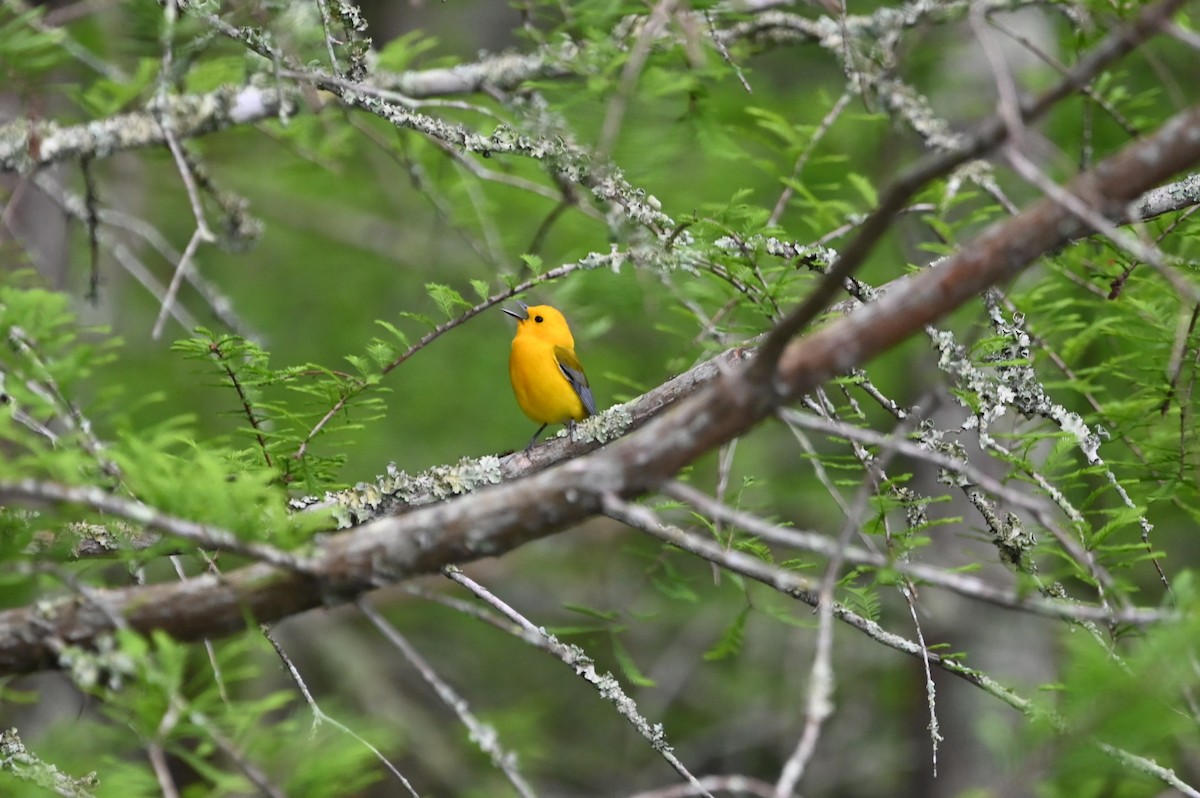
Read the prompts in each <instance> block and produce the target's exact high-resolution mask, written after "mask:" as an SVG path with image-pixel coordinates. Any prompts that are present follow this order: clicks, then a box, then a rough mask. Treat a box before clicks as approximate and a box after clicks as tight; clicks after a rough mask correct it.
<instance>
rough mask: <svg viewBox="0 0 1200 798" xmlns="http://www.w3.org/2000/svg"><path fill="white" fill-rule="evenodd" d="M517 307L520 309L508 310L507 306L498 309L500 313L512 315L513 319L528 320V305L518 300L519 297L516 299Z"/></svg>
mask: <svg viewBox="0 0 1200 798" xmlns="http://www.w3.org/2000/svg"><path fill="white" fill-rule="evenodd" d="M517 307H518V308H520V310H509V309H508V308H500V311H501V312H502V313H507V314H508V315H510V316H512V317H513V318H514V319H516V320H517V321H528V319H529V306H528V305H526V304H525V303H524V302H522V301H521V300H519V299H518V300H517Z"/></svg>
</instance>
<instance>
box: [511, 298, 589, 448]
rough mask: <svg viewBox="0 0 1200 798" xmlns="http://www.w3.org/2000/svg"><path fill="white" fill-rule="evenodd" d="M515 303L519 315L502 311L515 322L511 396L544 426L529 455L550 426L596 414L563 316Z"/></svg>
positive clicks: (546, 308) (570, 424)
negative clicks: (515, 397) (513, 395)
mask: <svg viewBox="0 0 1200 798" xmlns="http://www.w3.org/2000/svg"><path fill="white" fill-rule="evenodd" d="M517 305H518V307H520V310H519V311H516V310H508V309H507V308H502V310H503V311H504V312H505V313H507V314H508V315H510V316H512V317H513V318H514V319H516V320H517V334H516V336H515V337H514V338H513V342H512V352H511V353H510V354H509V357H508V377H509V379H510V380H512V387H513V393H514V394H516V396H517V404H519V405H520V406H521V410H522V411H524V413H525V415H527V416H529V418H530V420H531V421H534V422H536V423H538V424H541V425H542V426H541V427H539V428H538V431H537V432H535V433H534V434H533V438H532V439H530V441H529V445H528V446H526V447H525V451H529V450H530V449H532V448H533V444H534V443H536V442H537V439H538V436H539V435H541V434H542V430H544V429H545V428H546V427H547V426H549V425H550V424H566V425H567V427H568V428H573V427H574V426H575V422H576V421H583V420H584V419H585V418H587V417H588V416H590V415H594V414H595V412H596V400H595V399H593V398H592V389H591V388H590V387H589V386H588V381H587V376H585V375H584V373H583V365H582V364H581V363H580V362H579V358H577V357H576V356H575V339H574V338H573V337H571V328H570V327H568V326H567V320H566V319H565V318H563V314H561V313H559V312H558V311H557V310H555V309H554V308H552V307H550V306H549V305H534V306H533V307H530V306H529V305H526V304H525V303H524V302H517Z"/></svg>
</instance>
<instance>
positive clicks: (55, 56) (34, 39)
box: [0, 3, 67, 82]
mask: <svg viewBox="0 0 1200 798" xmlns="http://www.w3.org/2000/svg"><path fill="white" fill-rule="evenodd" d="M44 13H45V9H44V8H41V7H38V6H32V7H30V8H29V9H28V10H25V11H20V12H15V11H14V10H13V8H12V6H11V5H10V4H9V3H5V4H4V5H0V77H3V79H4V80H5V81H6V82H8V81H11V80H13V79H15V78H18V77H19V78H21V79H30V78H34V77H36V76H38V75H39V74H40V73H43V72H46V71H48V70H51V69H53V68H55V67H57V66H60V65H61V64H62V63H63V62H64V61H66V60H67V53H66V51H65V50H64V49H63V47H62V41H63V38H64V37H65V34H64V33H63V31H61V30H59V29H57V28H50V27H47V26H45V25H41V24H40V22H41V18H42V16H43V14H44Z"/></svg>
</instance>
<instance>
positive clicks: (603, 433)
mask: <svg viewBox="0 0 1200 798" xmlns="http://www.w3.org/2000/svg"><path fill="white" fill-rule="evenodd" d="M632 425H633V415H632V414H631V413H630V412H629V407H628V405H623V404H622V405H613V406H612V407H610V408H608V409H607V410H605V411H604V412H603V413H600V414H598V415H595V416H589V417H588V418H586V419H584V420H583V421H581V422H579V423H578V424H576V425H575V432H574V434H573V435H572V440H576V441H584V442H588V443H608V442H609V441H611V440H615V439H617V438H619V437H621V436H622V435H624V434H625V432H627V431H628V430H629V427H630V426H632ZM559 434H560V435H561V434H564V433H559Z"/></svg>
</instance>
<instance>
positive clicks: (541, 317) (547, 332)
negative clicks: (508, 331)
mask: <svg viewBox="0 0 1200 798" xmlns="http://www.w3.org/2000/svg"><path fill="white" fill-rule="evenodd" d="M517 307H518V310H509V309H508V308H502V310H503V311H504V312H505V313H507V314H508V315H510V316H512V317H513V318H514V319H516V320H517V335H518V336H526V335H528V336H532V337H534V338H538V339H540V340H543V341H546V342H548V343H552V344H554V345H555V346H565V347H567V348H570V349H573V348H574V347H575V339H574V338H573V337H572V336H571V328H570V327H569V326H568V325H567V319H566V317H564V316H563V314H561V313H559V312H558V310H557V309H556V308H552V307H550V306H549V305H526V304H525V303H524V302H521V301H519V300H518V301H517Z"/></svg>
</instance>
